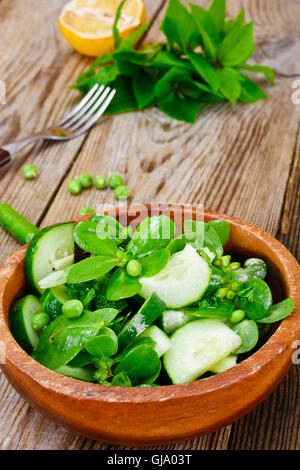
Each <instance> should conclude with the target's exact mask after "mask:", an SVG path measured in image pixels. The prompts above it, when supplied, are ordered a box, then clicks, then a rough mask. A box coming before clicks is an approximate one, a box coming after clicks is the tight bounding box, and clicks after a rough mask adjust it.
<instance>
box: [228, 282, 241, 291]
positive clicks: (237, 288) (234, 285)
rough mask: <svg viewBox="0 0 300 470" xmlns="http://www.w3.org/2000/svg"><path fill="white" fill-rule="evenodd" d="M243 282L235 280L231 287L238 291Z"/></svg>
mask: <svg viewBox="0 0 300 470" xmlns="http://www.w3.org/2000/svg"><path fill="white" fill-rule="evenodd" d="M241 285H242V283H241V282H239V281H233V282H232V283H231V285H230V287H231V289H232V290H234V291H235V292H237V291H238V290H239V288H240V287H241Z"/></svg>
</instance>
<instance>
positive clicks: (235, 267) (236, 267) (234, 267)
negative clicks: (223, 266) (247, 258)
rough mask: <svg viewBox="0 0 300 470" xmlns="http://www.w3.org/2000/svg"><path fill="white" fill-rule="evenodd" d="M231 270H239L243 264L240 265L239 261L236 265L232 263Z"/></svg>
mask: <svg viewBox="0 0 300 470" xmlns="http://www.w3.org/2000/svg"><path fill="white" fill-rule="evenodd" d="M229 267H230V269H233V270H235V269H239V268H240V267H241V263H238V262H237V261H235V262H234V263H230V265H229Z"/></svg>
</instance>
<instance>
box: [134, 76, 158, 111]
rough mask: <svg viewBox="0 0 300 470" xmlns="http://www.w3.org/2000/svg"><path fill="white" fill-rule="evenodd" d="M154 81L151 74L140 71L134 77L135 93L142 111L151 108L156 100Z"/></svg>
mask: <svg viewBox="0 0 300 470" xmlns="http://www.w3.org/2000/svg"><path fill="white" fill-rule="evenodd" d="M154 84H155V82H154V80H153V79H152V78H151V77H150V75H149V74H147V73H146V72H144V71H143V70H141V69H139V70H137V72H136V73H135V74H134V77H133V91H134V94H135V97H136V100H137V103H138V107H139V108H140V109H144V108H146V107H147V106H149V105H150V104H151V103H152V102H153V100H154V98H155V92H154Z"/></svg>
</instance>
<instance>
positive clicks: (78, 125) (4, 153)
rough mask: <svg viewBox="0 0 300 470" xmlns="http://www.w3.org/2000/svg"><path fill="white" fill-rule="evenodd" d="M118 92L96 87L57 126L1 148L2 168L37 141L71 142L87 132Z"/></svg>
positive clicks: (0, 159) (0, 164)
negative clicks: (27, 146)
mask: <svg viewBox="0 0 300 470" xmlns="http://www.w3.org/2000/svg"><path fill="white" fill-rule="evenodd" d="M115 94H116V90H114V89H111V88H109V87H104V86H103V85H101V86H100V85H98V84H96V85H94V87H93V88H92V89H91V90H90V91H89V93H88V94H87V95H86V96H85V97H84V98H83V99H82V100H81V101H80V102H79V103H78V104H77V106H75V107H74V108H73V109H72V110H71V111H70V112H69V113H68V114H67V115H66V116H65V117H64V118H63V119H62V120H61V121H60V122H59V123H58V124H57V125H55V126H53V127H48V128H46V129H43V130H42V131H41V132H39V133H37V134H33V135H31V136H29V137H26V138H24V139H20V140H17V141H15V142H11V143H8V144H5V145H3V146H2V147H0V168H2V167H4V166H6V165H8V164H9V163H10V162H11V160H12V156H13V155H15V153H17V152H18V151H19V150H21V149H22V148H23V147H25V146H26V145H28V144H30V143H31V142H34V141H36V140H56V141H59V142H62V141H66V140H71V139H74V138H75V137H79V136H80V135H82V134H84V133H85V132H87V131H88V130H89V129H90V128H91V127H92V126H93V125H94V124H95V123H96V122H97V121H98V119H99V118H100V117H101V116H102V114H103V113H104V112H105V110H106V109H107V107H108V106H109V104H110V102H111V101H112V99H113V98H114V96H115Z"/></svg>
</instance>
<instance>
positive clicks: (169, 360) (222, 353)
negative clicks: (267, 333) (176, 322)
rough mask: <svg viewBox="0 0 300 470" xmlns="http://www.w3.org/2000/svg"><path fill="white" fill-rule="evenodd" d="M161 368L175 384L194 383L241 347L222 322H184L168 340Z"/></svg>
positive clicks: (232, 332)
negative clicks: (169, 343) (169, 340)
mask: <svg viewBox="0 0 300 470" xmlns="http://www.w3.org/2000/svg"><path fill="white" fill-rule="evenodd" d="M171 343H172V346H171V349H169V351H168V352H167V353H166V354H165V355H164V366H165V369H166V371H167V373H168V375H169V376H170V378H171V380H172V382H173V383H174V384H180V383H186V382H193V381H194V380H196V379H198V378H199V377H200V376H201V375H202V374H204V373H205V372H207V371H209V370H210V369H211V367H213V366H214V365H215V364H216V363H217V362H219V361H221V360H222V359H225V357H227V356H229V354H231V353H232V352H233V351H235V350H236V349H237V348H239V346H240V345H241V339H240V337H239V336H238V335H237V334H236V333H234V331H233V330H231V329H230V328H228V326H226V325H225V324H224V323H223V322H222V321H221V320H206V319H203V320H197V321H192V322H190V323H187V324H186V325H184V326H182V327H181V328H179V330H177V331H175V333H174V334H173V336H172V337H171Z"/></svg>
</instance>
